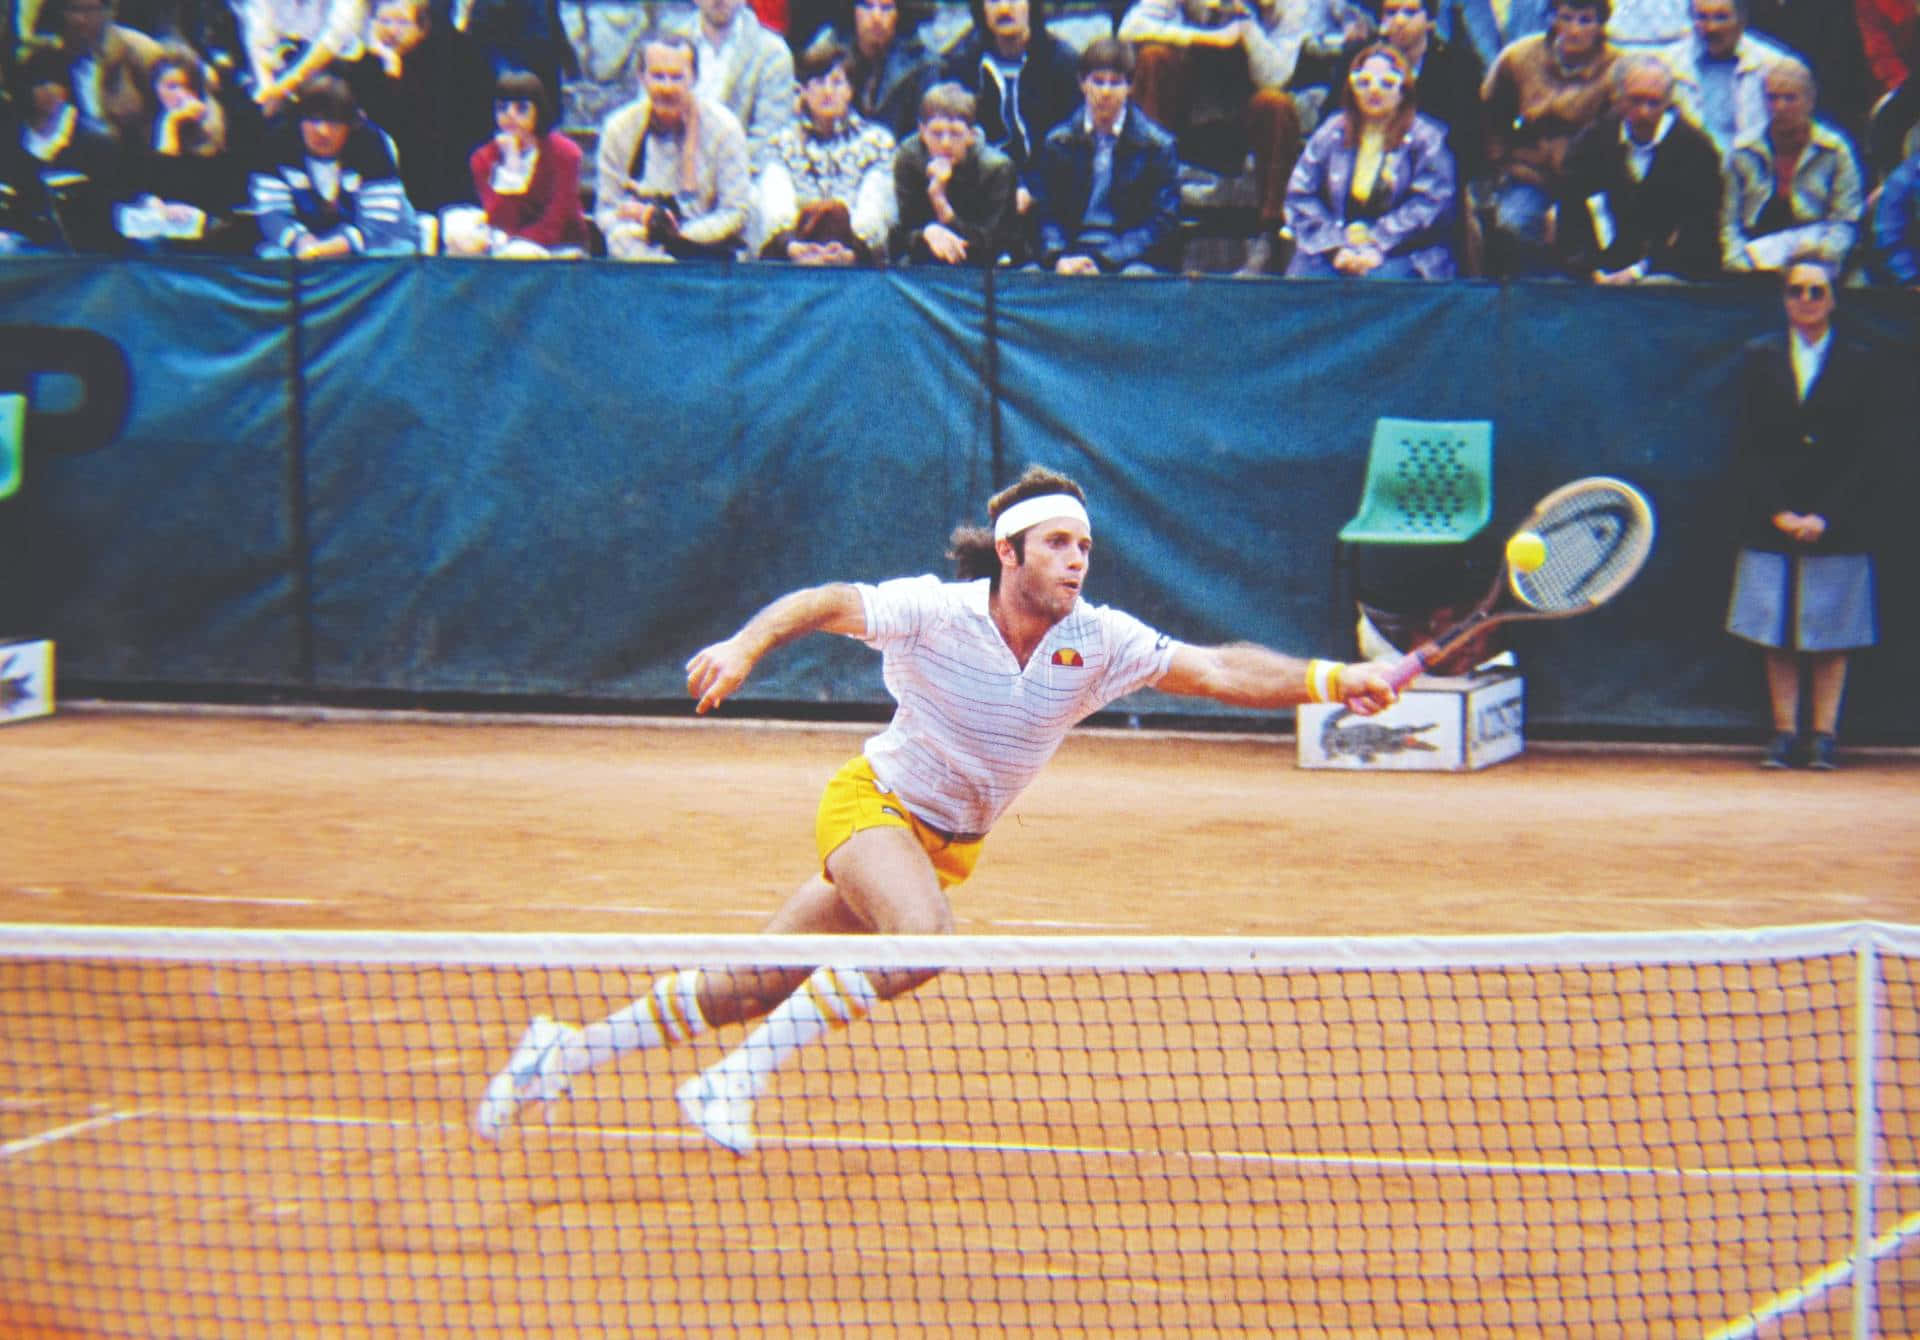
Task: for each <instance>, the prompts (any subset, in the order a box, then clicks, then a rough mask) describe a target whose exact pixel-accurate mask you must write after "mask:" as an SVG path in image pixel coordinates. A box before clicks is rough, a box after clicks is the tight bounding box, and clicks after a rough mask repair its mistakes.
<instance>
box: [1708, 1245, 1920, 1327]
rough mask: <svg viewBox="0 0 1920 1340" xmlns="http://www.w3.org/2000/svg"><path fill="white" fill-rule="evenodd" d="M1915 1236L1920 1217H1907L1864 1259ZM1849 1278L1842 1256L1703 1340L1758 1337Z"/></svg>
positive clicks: (1850, 1265) (1872, 1258) (1850, 1263)
mask: <svg viewBox="0 0 1920 1340" xmlns="http://www.w3.org/2000/svg"><path fill="white" fill-rule="evenodd" d="M1916 1235H1920V1214H1910V1215H1908V1216H1907V1217H1906V1218H1905V1219H1902V1220H1901V1221H1900V1222H1899V1223H1897V1224H1895V1225H1894V1226H1893V1227H1892V1228H1890V1229H1888V1230H1887V1231H1886V1232H1885V1233H1882V1234H1881V1235H1880V1236H1879V1237H1877V1238H1875V1239H1874V1240H1873V1241H1872V1242H1871V1243H1870V1244H1868V1247H1867V1259H1868V1260H1869V1261H1878V1260H1879V1259H1880V1258H1881V1257H1883V1256H1887V1255H1890V1254H1891V1253H1893V1252H1895V1251H1897V1250H1899V1248H1900V1247H1901V1246H1902V1245H1904V1244H1905V1242H1906V1241H1907V1239H1908V1238H1911V1237H1914V1236H1916ZM1852 1278H1853V1261H1852V1259H1851V1258H1848V1257H1842V1258H1841V1259H1840V1260H1838V1261H1832V1262H1829V1263H1828V1264H1827V1265H1826V1266H1824V1267H1822V1268H1821V1269H1820V1270H1818V1271H1816V1272H1814V1273H1813V1274H1811V1275H1809V1276H1807V1278H1806V1279H1804V1280H1802V1281H1801V1282H1800V1283H1799V1284H1796V1285H1794V1286H1793V1287H1792V1288H1791V1289H1784V1290H1782V1291H1781V1292H1779V1293H1777V1294H1775V1295H1774V1296H1773V1297H1772V1298H1769V1299H1768V1300H1767V1301H1766V1302H1764V1303H1762V1304H1761V1305H1760V1306H1759V1307H1757V1308H1755V1309H1754V1310H1753V1311H1751V1312H1749V1313H1747V1315H1746V1316H1744V1317H1741V1318H1740V1319H1739V1320H1738V1321H1734V1322H1730V1323H1729V1324H1727V1325H1725V1326H1722V1327H1721V1328H1720V1329H1719V1330H1717V1331H1710V1332H1708V1333H1707V1335H1706V1337H1705V1340H1746V1338H1747V1337H1748V1336H1752V1335H1755V1334H1758V1332H1759V1330H1760V1328H1761V1327H1762V1326H1764V1325H1765V1324H1766V1323H1768V1322H1770V1321H1772V1320H1773V1319H1774V1318H1775V1317H1782V1316H1785V1315H1786V1314H1787V1313H1789V1312H1797V1311H1799V1310H1800V1308H1801V1307H1803V1306H1804V1305H1805V1304H1807V1303H1811V1302H1812V1301H1813V1300H1814V1299H1816V1298H1818V1297H1819V1296H1820V1295H1821V1294H1823V1293H1825V1292H1826V1291H1827V1290H1829V1289H1831V1288H1833V1287H1834V1286H1835V1285H1836V1284H1845V1283H1846V1282H1847V1281H1848V1280H1850V1279H1852Z"/></svg>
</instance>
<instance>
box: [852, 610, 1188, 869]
mask: <svg viewBox="0 0 1920 1340" xmlns="http://www.w3.org/2000/svg"><path fill="white" fill-rule="evenodd" d="M856 589H857V590H858V591H859V592H860V600H861V603H862V605H863V606H864V608H865V611H866V621H867V632H866V637H865V638H864V639H863V640H864V641H865V642H866V643H867V644H868V645H869V646H871V647H874V648H875V649H877V650H878V651H879V652H880V654H881V658H882V660H881V671H882V674H883V676H884V677H885V680H886V685H887V692H888V693H890V694H892V695H893V700H894V702H895V703H897V704H898V707H897V708H896V709H895V711H894V714H893V720H892V721H891V722H889V723H888V725H887V728H886V730H884V731H882V732H881V733H880V734H878V735H876V736H874V737H873V738H872V739H871V740H868V741H867V743H866V749H865V752H866V756H867V759H868V761H869V762H871V763H872V765H873V771H874V775H875V776H876V777H877V778H879V780H880V784H881V785H882V786H884V787H885V788H886V789H887V790H889V791H891V792H893V793H894V794H895V795H897V796H899V797H900V799H901V800H902V801H903V802H905V804H906V806H907V808H908V809H910V810H912V811H913V812H914V813H915V814H916V815H918V816H919V817H920V818H922V819H924V820H925V821H926V822H927V823H929V824H932V825H933V826H934V827H936V828H940V829H944V830H946V831H947V832H951V833H985V832H987V831H988V830H989V829H991V828H992V827H993V825H994V821H995V820H997V819H998V818H999V817H1000V816H1001V815H1002V814H1004V813H1005V812H1006V810H1007V807H1008V806H1010V805H1011V804H1013V802H1014V800H1015V799H1017V798H1018V797H1019V795H1020V793H1021V792H1022V791H1024V790H1026V788H1027V784H1028V783H1029V782H1031V781H1032V780H1033V779H1034V777H1035V776H1036V775H1037V774H1038V773H1039V771H1040V769H1041V768H1042V767H1044V766H1045V765H1046V762H1047V760H1048V759H1050V758H1052V757H1053V753H1054V751H1055V750H1056V749H1058V748H1059V747H1060V741H1061V740H1063V739H1065V738H1066V734H1067V732H1068V731H1069V730H1071V729H1072V728H1073V727H1074V725H1075V724H1076V723H1078V722H1079V721H1081V720H1083V719H1085V718H1086V717H1088V716H1090V715H1092V714H1093V713H1094V712H1097V711H1099V710H1100V709H1101V708H1102V707H1105V706H1106V705H1107V704H1108V703H1110V702H1112V701H1114V700H1115V699H1116V698H1124V697H1125V696H1126V695H1127V694H1129V693H1132V692H1133V691H1134V690H1135V689H1139V688H1143V687H1146V686H1147V685H1150V684H1154V683H1156V682H1158V681H1159V679H1160V677H1161V676H1162V675H1164V674H1165V673H1166V672H1167V666H1168V665H1169V664H1170V663H1171V662H1172V660H1173V651H1174V646H1175V643H1174V641H1173V639H1171V638H1169V637H1167V636H1166V635H1165V634H1163V633H1160V632H1157V631H1155V630H1154V629H1152V628H1149V627H1148V626H1147V625H1146V624H1144V623H1142V622H1140V620H1138V619H1136V618H1134V617H1133V616H1132V615H1131V614H1126V613H1123V612H1122V611H1120V610H1116V609H1109V608H1108V607H1107V606H1105V605H1092V604H1089V603H1087V602H1086V601H1085V600H1078V601H1075V602H1074V606H1073V610H1072V611H1071V612H1070V613H1069V614H1068V615H1067V617H1066V618H1064V619H1062V620H1061V621H1060V622H1059V623H1057V624H1055V625H1054V626H1053V627H1052V628H1050V629H1048V630H1047V634H1046V636H1045V637H1043V638H1042V639H1041V640H1040V645H1039V646H1038V647H1036V648H1035V649H1034V652H1033V655H1032V656H1031V657H1029V658H1028V660H1027V664H1026V666H1025V668H1024V669H1023V668H1022V667H1021V666H1020V664H1019V663H1018V662H1017V661H1015V660H1014V656H1013V652H1012V651H1011V650H1010V649H1009V648H1008V646H1007V644H1006V640H1005V639H1004V638H1002V637H1001V636H1000V630H999V629H998V628H997V627H995V626H994V622H993V618H992V616H991V615H990V614H989V613H988V611H987V598H988V592H989V589H990V588H989V584H988V582H987V579H986V578H984V577H983V578H981V579H980V580H979V581H974V582H943V581H941V580H940V579H939V578H938V577H933V576H926V577H902V578H897V579H895V580H893V581H887V582H880V583H878V584H877V585H869V584H866V583H859V584H857V586H856Z"/></svg>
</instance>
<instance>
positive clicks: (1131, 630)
mask: <svg viewBox="0 0 1920 1340" xmlns="http://www.w3.org/2000/svg"><path fill="white" fill-rule="evenodd" d="M987 512H988V515H989V516H990V517H991V518H992V523H993V525H992V529H991V530H990V531H988V530H982V529H979V528H976V527H962V528H961V529H960V530H957V531H955V532H954V535H953V539H952V551H951V553H950V554H949V557H950V558H952V559H953V560H954V562H955V564H956V566H957V568H958V570H959V575H960V577H961V578H962V579H963V580H960V581H956V582H942V581H941V580H940V579H939V578H937V577H932V576H926V577H910V578H901V579H897V580H894V581H886V582H881V583H879V584H878V585H866V584H850V585H828V586H818V587H812V588H809V589H806V590H801V591H795V592H793V593H791V594H789V595H785V596H782V597H781V598H780V599H778V600H776V601H774V602H773V603H772V604H771V605H769V606H767V607H766V608H765V609H763V610H761V611H760V612H759V613H758V614H756V615H754V616H753V618H751V619H750V620H748V621H747V623H746V625H745V626H744V627H742V628H741V629H740V631H739V632H737V633H735V634H734V635H733V636H732V637H730V638H728V639H727V640H726V641H724V642H719V643H715V644H714V645H713V646H711V647H708V648H706V649H705V650H703V651H701V652H699V653H698V654H697V655H695V656H694V657H693V659H692V660H690V661H688V662H687V691H688V693H689V694H690V695H692V697H694V698H695V699H696V700H697V701H698V709H697V710H698V711H700V712H702V713H705V712H710V711H712V710H713V709H714V708H716V707H718V706H720V705H721V704H722V703H724V702H725V701H726V700H727V699H728V697H730V696H731V695H732V694H733V693H734V692H735V691H736V690H737V689H739V687H740V686H741V685H742V684H743V683H745V682H746V679H747V676H748V675H749V674H751V673H752V672H753V668H754V666H756V665H757V664H758V663H759V662H760V659H761V658H762V657H764V656H765V655H766V654H767V653H768V652H770V651H772V650H774V648H776V647H780V646H783V645H784V644H786V643H788V642H791V641H793V640H794V639H796V638H799V637H802V636H804V635H805V634H808V633H841V634H844V635H846V636H848V637H857V638H860V639H861V640H863V641H865V642H866V643H868V644H869V645H870V646H873V647H875V648H877V649H878V650H879V651H880V653H881V657H882V660H881V669H882V673H883V675H884V676H885V679H886V685H887V689H888V691H889V692H890V693H891V694H892V695H893V697H894V700H895V702H896V703H897V704H898V706H897V708H896V710H895V712H894V715H893V720H892V721H891V722H890V723H889V724H888V726H887V728H886V729H885V730H883V731H882V732H881V733H880V734H879V735H876V736H875V737H873V738H872V739H871V740H868V741H867V743H866V746H865V748H864V750H863V751H862V752H861V754H860V755H859V756H858V757H856V758H854V759H853V760H852V761H851V762H849V763H847V764H846V765H845V766H844V767H842V768H841V769H840V771H839V772H838V773H837V774H836V775H835V776H834V778H833V780H832V781H831V782H829V783H828V784H827V789H826V794H825V796H824V797H823V798H822V799H821V802H820V811H819V816H818V818H817V820H816V828H815V840H816V842H817V844H818V847H819V854H820V869H819V872H818V873H816V874H815V875H813V876H812V877H811V878H810V879H808V880H807V882H806V883H804V884H802V885H801V886H800V887H799V889H798V890H797V891H796V892H795V893H794V894H793V895H792V896H791V897H790V898H788V900H787V902H786V904H785V906H783V907H782V908H781V909H780V910H779V911H778V912H777V913H775V914H774V917H773V920H772V921H771V922H770V923H769V925H768V927H767V929H768V930H770V931H774V932H783V933H809V934H860V933H874V934H883V935H929V934H942V933H946V932H950V931H951V930H952V929H953V909H952V906H951V905H950V904H949V902H948V901H947V890H949V889H951V888H953V887H954V886H955V885H957V884H959V883H960V882H961V881H963V880H965V879H966V878H967V877H968V875H970V874H971V873H972V872H973V868H974V864H975V862H977V861H978V860H979V859H980V850H981V846H982V844H983V843H984V842H985V841H986V837H987V832H988V830H990V829H991V828H992V827H993V825H994V821H995V820H997V819H998V818H999V817H1000V816H1001V815H1002V814H1003V813H1005V812H1006V810H1007V808H1008V807H1009V806H1010V805H1012V804H1013V802H1014V800H1015V799H1016V798H1017V797H1018V796H1019V795H1020V793H1021V791H1023V790H1024V789H1025V788H1026V786H1027V784H1028V783H1029V782H1031V781H1032V780H1033V778H1034V777H1035V775H1036V774H1038V773H1039V771H1040V769H1041V767H1042V766H1043V765H1044V764H1045V763H1046V761H1047V760H1048V759H1049V758H1051V757H1052V756H1053V753H1054V750H1055V749H1057V748H1058V747H1059V745H1060V742H1061V740H1062V739H1063V738H1064V737H1065V736H1066V734H1067V732H1068V730H1070V729H1071V728H1072V727H1073V726H1074V724H1075V723H1077V722H1079V721H1081V720H1082V719H1084V718H1085V717H1087V716H1089V715H1090V714H1092V713H1093V712H1096V711H1098V710H1099V709H1100V708H1102V707H1104V706H1106V705H1107V704H1108V703H1111V702H1113V701H1114V700H1115V699H1118V698H1122V697H1124V696H1126V695H1127V694H1129V693H1132V692H1134V691H1135V690H1136V689H1141V688H1145V687H1148V686H1152V687H1154V688H1157V689H1159V690H1161V691H1162V692H1164V693H1176V694H1187V695H1191V696H1195V697H1205V698H1213V699H1217V700H1218V701H1220V702H1224V703H1231V704H1233V705H1235V706H1239V707H1253V708H1275V707H1289V706H1293V705H1296V704H1299V703H1302V702H1308V701H1318V702H1328V701H1344V702H1346V703H1347V705H1348V706H1349V707H1350V708H1351V709H1352V710H1353V711H1355V712H1358V713H1363V714H1366V713H1372V712H1376V711H1379V710H1380V709H1381V708H1383V707H1386V706H1388V705H1389V704H1390V703H1392V702H1393V700H1394V697H1395V693H1394V690H1393V688H1392V687H1391V685H1389V684H1388V682H1387V680H1386V678H1385V674H1384V668H1383V667H1381V666H1377V665H1374V664H1371V663H1369V664H1365V665H1360V666H1350V665H1341V664H1337V663H1335V662H1332V661H1319V660H1315V661H1305V660H1299V659H1296V658H1294V657H1292V656H1286V655H1282V654H1280V653H1279V652H1275V651H1270V650H1268V649H1267V648H1265V647H1260V646H1255V645H1252V644H1248V643H1236V644H1233V645H1228V646H1220V647H1195V646H1188V645H1186V644H1184V643H1180V642H1176V641H1174V640H1173V639H1171V638H1169V637H1167V636H1166V635H1165V634H1162V633H1158V632H1156V631H1154V630H1153V629H1152V628H1149V627H1148V626H1147V625H1145V624H1144V623H1141V622H1140V621H1139V620H1138V619H1135V618H1134V617H1132V616H1131V615H1128V614H1124V613H1122V612H1120V611H1119V610H1114V609H1109V608H1107V607H1106V606H1103V605H1093V604H1089V603H1088V602H1087V601H1086V600H1085V599H1083V598H1082V595H1081V589H1082V587H1083V586H1084V585H1085V583H1086V578H1087V565H1088V560H1089V558H1090V557H1091V554H1092V551H1093V531H1092V526H1091V523H1090V522H1089V520H1088V517H1087V509H1086V495H1085V494H1084V493H1083V492H1082V491H1081V488H1080V486H1079V485H1078V484H1076V483H1074V482H1073V481H1072V480H1071V479H1068V478H1067V477H1066V476H1064V475H1060V474H1055V473H1053V472H1052V471H1049V470H1043V469H1040V468H1038V467H1035V468H1031V469H1029V470H1028V471H1027V472H1026V474H1025V475H1023V476H1022V477H1021V478H1020V480H1019V482H1018V483H1016V484H1014V485H1013V486H1012V487H1010V488H1008V489H1006V490H1004V491H1002V492H1000V493H998V494H996V495H995V496H994V497H993V498H992V499H991V500H990V501H989V502H988V504H987ZM936 971H937V970H935V969H887V970H884V971H880V970H875V971H869V972H862V971H858V970H855V969H851V968H829V967H822V968H819V969H815V970H812V971H809V970H807V969H805V968H792V969H788V968H749V969H737V970H725V971H720V970H708V971H700V970H687V971H684V972H679V973H673V974H669V975H667V976H664V977H662V978H660V979H659V980H658V981H656V982H655V983H654V984H653V987H652V988H651V989H650V990H649V991H648V992H647V994H646V995H644V996H642V997H640V998H639V999H638V1000H636V1001H634V1002H633V1003H632V1004H630V1005H628V1006H626V1007H625V1008H624V1009H621V1010H619V1011H618V1012H616V1013H615V1014H613V1015H611V1016H610V1017H608V1018H606V1019H603V1020H601V1021H600V1022H598V1023H595V1024H590V1025H588V1026H587V1027H585V1028H575V1027H571V1026H569V1025H566V1024H561V1023H558V1022H555V1021H554V1020H551V1019H547V1018H545V1017H541V1018H537V1019H535V1020H534V1021H533V1022H532V1024H531V1025H530V1026H529V1027H528V1028H527V1031H526V1033H525V1035H524V1036H523V1037H522V1038H521V1039H520V1042H519V1044H518V1045H517V1046H516V1047H515V1048H514V1051H513V1055H512V1057H511V1058H510V1059H509V1060H508V1062H507V1065H506V1067H505V1068H504V1069H502V1070H501V1071H500V1072H499V1073H498V1074H496V1075H495V1076H494V1077H493V1079H492V1081H491V1082H490V1083H489V1084H488V1086H487V1091H486V1096H485V1098H484V1099H483V1100H482V1101H481V1103H480V1107H479V1110H478V1112H477V1114H476V1116H475V1127H476V1129H477V1130H478V1131H479V1133H480V1134H481V1135H482V1136H484V1137H486V1138H488V1139H492V1138H494V1137H495V1136H496V1135H497V1134H498V1133H499V1131H500V1130H501V1129H502V1128H503V1127H505V1126H506V1125H507V1124H508V1123H509V1122H511V1121H512V1120H514V1118H515V1117H516V1116H517V1115H518V1114H519V1113H520V1112H521V1111H522V1109H523V1108H524V1107H525V1106H526V1105H527V1104H528V1103H531V1102H545V1101H548V1100H551V1099H554V1098H557V1097H559V1096H560V1095H562V1094H563V1093H565V1092H566V1090H567V1088H568V1085H569V1083H570V1081H571V1079H572V1077H573V1076H574V1075H577V1074H580V1073H582V1072H583V1071H588V1070H592V1069H595V1068H597V1067H599V1066H602V1065H605V1064H607V1063H608V1062H610V1061H612V1060H614V1058H616V1057H618V1056H620V1055H621V1054H623V1053H625V1052H629V1051H634V1050H642V1049H650V1048H654V1047H663V1046H671V1045H674V1044H678V1043H682V1042H685V1041H687V1040H688V1039H689V1038H692V1037H695V1036H697V1035H698V1034H701V1033H703V1032H706V1031H707V1030H708V1029H711V1028H717V1027H720V1026H722V1025H725V1024H731V1023H740V1022H745V1021H748V1020H753V1019H759V1018H762V1017H763V1016H764V1022H763V1023H761V1025H760V1026H759V1027H758V1028H757V1029H755V1030H754V1032H753V1033H752V1034H751V1035H750V1036H749V1037H748V1038H747V1039H746V1040H745V1041H744V1042H743V1043H742V1044H741V1045H740V1046H739V1047H738V1048H736V1049H735V1050H734V1051H732V1052H731V1053H729V1054H728V1055H727V1056H726V1057H725V1058H724V1059H723V1060H721V1061H719V1062H718V1063H717V1064H715V1065H714V1066H712V1067H711V1068H709V1069H708V1070H706V1071H703V1072H702V1073H700V1074H699V1075H696V1076H695V1077H694V1078H693V1079H691V1080H689V1081H688V1082H687V1083H686V1084H684V1085H682V1086H681V1088H680V1089H679V1092H678V1097H679V1101H680V1107H681V1111H682V1113H683V1115H684V1116H685V1117H686V1119H687V1121H688V1122H689V1123H690V1124H692V1125H693V1126H694V1127H696V1128H697V1129H699V1130H700V1131H702V1132H704V1133H705V1134H706V1135H707V1136H708V1137H709V1138H710V1139H712V1140H714V1141H715V1142H717V1143H719V1144H721V1145H724V1146H725V1147H726V1148H728V1149H730V1150H733V1151H734V1152H735V1153H737V1154H746V1153H749V1152H751V1151H752V1149H753V1146H754V1129H753V1103H754V1100H755V1099H756V1098H758V1097H759V1096H760V1095H761V1094H762V1093H763V1092H764V1091H765V1090H766V1087H767V1085H768V1082H769V1081H770V1080H771V1079H772V1077H773V1075H774V1073H775V1072H776V1071H777V1070H778V1069H779V1068H780V1066H781V1065H782V1064H783V1063H784V1062H786V1061H787V1060H788V1059H789V1058H790V1057H792V1056H793V1055H794V1054H795V1053H796V1052H798V1051H799V1050H800V1049H802V1048H803V1047H805V1046H807V1045H808V1044H810V1043H812V1042H814V1041H816V1040H818V1039H819V1038H821V1037H823V1036H825V1035H826V1034H828V1033H829V1032H832V1031H834V1030H836V1029H839V1028H843V1027H845V1026H846V1025H848V1024H851V1023H853V1022H855V1021H856V1020H859V1019H863V1018H865V1017H866V1016H867V1014H868V1013H869V1011H871V1010H872V1009H873V1007H874V1005H875V1003H876V1002H879V1001H882V1000H891V999H893V998H894V997H896V996H899V995H902V994H904V993H905V992H908V991H911V990H913V989H914V988H915V987H917V986H919V985H920V984H921V983H922V982H925V981H927V980H928V979H929V978H931V977H932V976H934V974H935V972H936Z"/></svg>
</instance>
